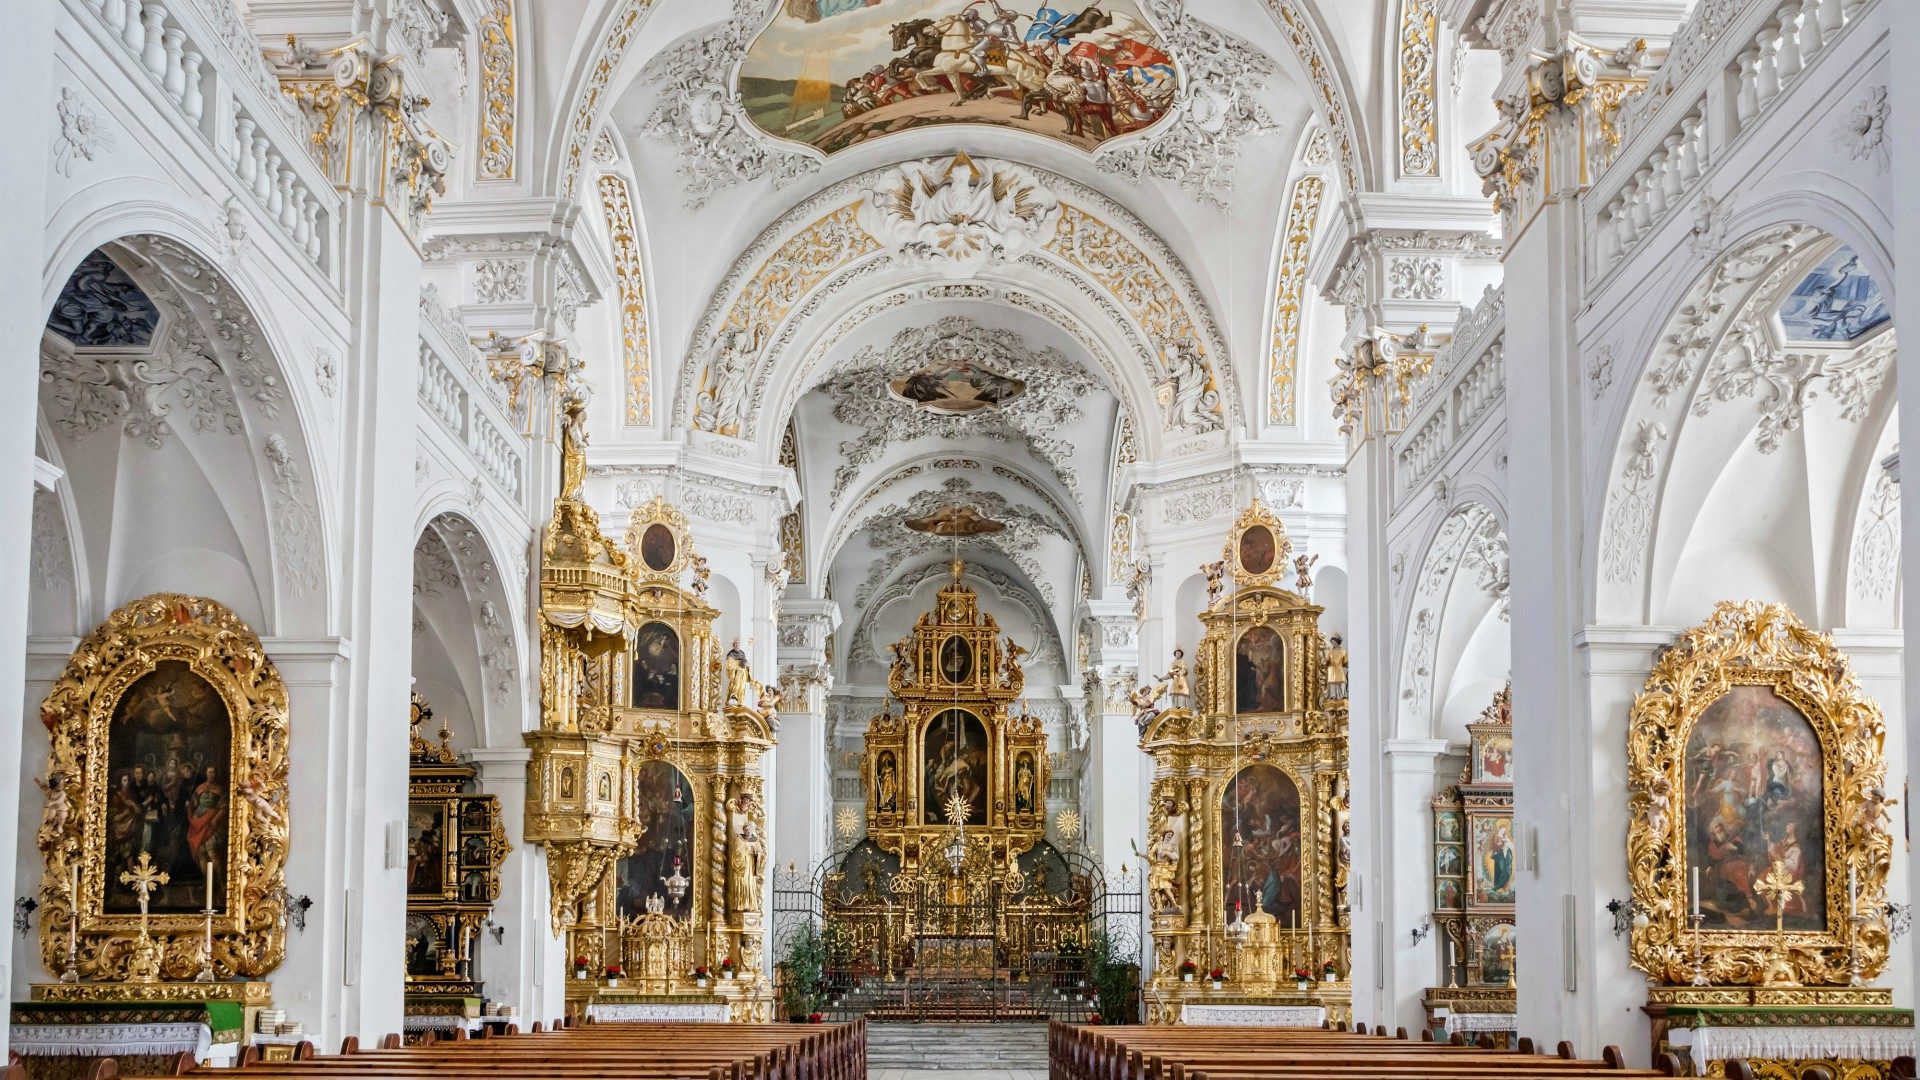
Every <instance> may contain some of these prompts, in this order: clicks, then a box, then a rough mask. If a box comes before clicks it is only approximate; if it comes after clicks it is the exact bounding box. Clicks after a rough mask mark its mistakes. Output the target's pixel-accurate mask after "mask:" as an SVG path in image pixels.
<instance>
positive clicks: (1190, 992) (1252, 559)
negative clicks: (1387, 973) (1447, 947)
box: [1136, 505, 1352, 1026]
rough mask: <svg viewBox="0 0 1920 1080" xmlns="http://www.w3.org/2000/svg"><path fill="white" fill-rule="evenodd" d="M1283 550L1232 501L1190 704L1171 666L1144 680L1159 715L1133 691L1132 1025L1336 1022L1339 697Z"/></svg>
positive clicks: (1344, 932)
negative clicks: (1143, 831)
mask: <svg viewBox="0 0 1920 1080" xmlns="http://www.w3.org/2000/svg"><path fill="white" fill-rule="evenodd" d="M1291 554H1292V544H1291V542H1290V541H1289V540H1288V538H1287V534H1286V530H1285V528H1284V527H1283V526H1282V525H1281V523H1280V520H1279V518H1278V517H1276V516H1274V515H1273V514H1272V513H1271V512H1270V511H1268V510H1267V509H1265V508H1264V507H1261V506H1258V505H1256V506H1253V507H1250V508H1248V509H1246V510H1245V511H1243V512H1242V513H1241V514H1240V517H1239V519H1238V520H1237V521H1236V522H1235V523H1234V526H1233V531H1232V532H1231V534H1229V536H1228V539H1227V542H1226V546H1225V550H1224V551H1223V552H1222V555H1221V559H1220V561H1219V562H1217V563H1214V564H1211V565H1210V566H1208V567H1207V568H1206V569H1207V577H1208V593H1209V595H1208V603H1207V606H1206V608H1205V610H1204V611H1202V612H1201V614H1200V620H1201V623H1202V624H1203V625H1204V627H1205V632H1204V636H1203V637H1202V638H1201V642H1200V647H1199V650H1198V654H1197V656H1196V657H1195V665H1194V678H1193V681H1192V684H1191V685H1192V691H1191V703H1190V704H1187V703H1183V701H1182V699H1183V697H1185V696H1186V695H1185V694H1183V690H1185V689H1186V687H1185V686H1183V685H1182V684H1183V683H1184V682H1185V679H1186V674H1185V671H1184V670H1181V669H1178V668H1176V669H1175V670H1173V671H1170V672H1169V673H1168V680H1167V682H1166V684H1165V685H1164V686H1163V687H1162V688H1161V689H1165V690H1167V691H1170V697H1169V700H1170V704H1171V705H1172V707H1170V708H1167V709H1164V710H1161V709H1159V708H1158V700H1159V692H1158V690H1153V689H1149V690H1143V691H1141V692H1139V693H1137V694H1136V703H1137V704H1138V706H1139V716H1138V719H1139V721H1140V723H1141V727H1142V730H1141V737H1140V746H1141V749H1143V750H1145V751H1146V752H1147V753H1148V754H1149V755H1151V756H1152V758H1153V764H1154V774H1153V785H1152V788H1151V791H1150V794H1149V796H1148V800H1149V801H1148V823H1147V851H1146V852H1145V853H1144V856H1145V858H1146V862H1147V909H1148V915H1149V917H1150V919H1151V922H1152V933H1153V960H1154V970H1153V976H1152V979H1151V980H1150V982H1149V985H1148V987H1147V993H1146V1000H1147V1017H1146V1019H1147V1022H1148V1023H1180V1022H1199V1023H1205V1022H1208V1019H1207V1016H1206V1014H1207V1013H1208V1012H1209V1011H1210V1010H1213V1009H1216V1008H1222V1007H1224V1008H1227V1009H1231V1010H1234V1011H1235V1012H1236V1013H1244V1014H1246V1015H1249V1016H1251V1015H1256V1014H1257V1015H1260V1016H1262V1017H1265V1018H1266V1019H1265V1020H1264V1021H1263V1022H1270V1023H1282V1024H1313V1025H1314V1026H1317V1024H1318V1021H1319V1020H1321V1019H1325V1020H1331V1021H1333V1022H1334V1023H1336V1024H1341V1023H1347V1022H1349V1021H1350V1020H1351V1017H1352V986H1351V983H1350V982H1349V981H1348V971H1349V968H1348V965H1349V957H1350V951H1349V933H1350V931H1349V913H1348V906H1347V880H1348V878H1347V875H1348V850H1349V833H1348V829H1349V827H1350V826H1349V809H1350V808H1349V802H1348V795H1347V703H1346V702H1345V701H1344V700H1340V699H1330V698H1329V697H1328V696H1327V692H1326V691H1327V684H1326V671H1325V652H1326V648H1327V646H1326V643H1325V642H1324V641H1323V640H1322V637H1321V634H1320V627H1319V620H1320V615H1321V613H1322V609H1321V608H1319V607H1318V606H1316V605H1314V604H1313V603H1312V602H1311V601H1310V600H1309V599H1308V598H1307V596H1306V595H1305V594H1306V592H1307V590H1308V584H1307V582H1308V578H1307V571H1308V568H1309V567H1310V566H1311V560H1310V559H1307V558H1300V559H1293V558H1291ZM1290 570H1291V571H1294V572H1295V573H1296V575H1297V580H1296V581H1295V582H1293V583H1292V584H1294V585H1295V587H1296V589H1297V591H1295V590H1290V589H1288V588H1287V584H1289V582H1288V581H1287V575H1288V572H1289V571H1290ZM1176 663H1178V660H1177V659H1176ZM1215 971H1218V972H1220V973H1221V975H1222V976H1223V978H1222V979H1221V980H1220V981H1219V983H1218V984H1217V985H1216V983H1215V981H1214V980H1213V979H1212V978H1211V975H1212V973H1213V972H1215ZM1302 972H1304V973H1305V974H1306V977H1304V978H1302V977H1300V973H1302ZM1249 1007H1251V1008H1249ZM1222 1015H1224V1014H1222ZM1236 1019H1237V1018H1236ZM1240 1022H1244V1021H1240Z"/></svg>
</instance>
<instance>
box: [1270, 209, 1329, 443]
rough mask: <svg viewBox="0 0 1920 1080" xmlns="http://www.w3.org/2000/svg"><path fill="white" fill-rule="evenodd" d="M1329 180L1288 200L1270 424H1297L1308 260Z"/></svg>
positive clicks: (1272, 348)
mask: <svg viewBox="0 0 1920 1080" xmlns="http://www.w3.org/2000/svg"><path fill="white" fill-rule="evenodd" d="M1325 189H1326V181H1325V180H1324V179H1323V178H1321V177H1319V176H1316V175H1312V174H1309V175H1307V176H1303V177H1301V178H1300V179H1298V180H1296V181H1294V183H1293V194H1292V197H1291V198H1289V199H1288V200H1287V220H1286V226H1285V232H1284V233H1283V234H1282V237H1281V241H1280V267H1279V270H1278V278H1279V280H1278V282H1277V283H1276V285H1275V287H1274V294H1273V338H1272V340H1271V341H1270V342H1269V343H1268V346H1267V420H1268V421H1269V422H1271V423H1275V424H1291V423H1293V422H1294V384H1295V380H1296V379H1298V377H1299V366H1300V330H1301V326H1302V323H1303V321H1304V319H1305V315H1306V311H1305V308H1306V296H1307V257H1308V255H1310V254H1311V253H1312V250H1313V227H1314V223H1315V222H1316V221H1317V220H1318V219H1319V217H1320V197H1321V194H1322V193H1323V192H1324V191H1325Z"/></svg>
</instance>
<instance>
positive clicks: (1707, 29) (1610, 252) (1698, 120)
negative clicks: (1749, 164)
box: [1590, 0, 1876, 274]
mask: <svg viewBox="0 0 1920 1080" xmlns="http://www.w3.org/2000/svg"><path fill="white" fill-rule="evenodd" d="M1875 2H1876V0H1786V2H1785V3H1782V4H1779V5H1778V6H1774V5H1771V4H1769V3H1764V2H1762V3H1756V4H1749V5H1744V6H1741V5H1719V6H1714V5H1704V4H1703V5H1701V8H1702V10H1700V11H1696V12H1695V14H1694V17H1693V18H1692V19H1690V20H1689V21H1688V23H1687V24H1686V25H1685V26H1683V27H1682V28H1681V31H1680V32H1679V34H1677V35H1676V36H1675V38H1674V41H1673V44H1672V47H1671V48H1670V49H1669V50H1668V53H1667V59H1666V62H1665V64H1664V65H1663V66H1662V67H1661V69H1660V71H1659V72H1657V73H1656V74H1655V75H1654V76H1653V77H1652V78H1650V79H1649V80H1648V82H1647V85H1646V87H1645V89H1643V90H1642V91H1641V92H1640V93H1639V94H1637V95H1635V96H1634V97H1632V98H1629V99H1628V101H1627V103H1626V104H1625V105H1624V106H1622V108H1621V109H1620V119H1619V125H1618V130H1619V132H1620V136H1621V141H1620V147H1619V151H1618V152H1617V153H1616V154H1615V155H1614V157H1613V160H1612V161H1611V162H1610V163H1609V164H1608V165H1607V167H1606V169H1605V171H1604V172H1603V173H1602V174H1601V175H1600V177H1599V178H1598V179H1597V180H1596V182H1595V184H1594V186H1593V189H1592V192H1591V194H1590V205H1592V206H1594V207H1597V208H1598V209H1597V210H1596V211H1595V212H1594V213H1593V216H1592V220H1591V222H1590V227H1591V236H1592V238H1593V244H1592V248H1591V249H1592V251H1593V253H1594V271H1595V273H1596V274H1605V273H1606V272H1607V271H1608V270H1611V269H1612V268H1613V267H1614V266H1615V265H1617V264H1618V263H1619V262H1620V261H1621V260H1622V259H1624V258H1625V257H1626V255H1627V254H1628V253H1629V252H1631V251H1632V250H1633V249H1634V248H1635V247H1636V246H1637V245H1638V244H1639V243H1640V241H1641V240H1642V239H1643V238H1645V237H1646V236H1647V235H1648V234H1649V233H1651V232H1652V231H1654V229H1656V228H1658V227H1659V225H1660V224H1661V223H1662V222H1663V221H1665V220H1666V218H1667V216H1668V215H1669V214H1670V213H1672V212H1673V210H1674V209H1675V208H1677V207H1678V206H1680V205H1681V204H1682V203H1684V202H1686V201H1687V198H1688V197H1689V196H1690V195H1691V194H1692V192H1693V190H1694V188H1695V187H1696V185H1698V183H1699V181H1700V179H1701V177H1702V176H1704V175H1706V173H1707V171H1708V170H1709V168H1710V167H1711V166H1712V164H1713V163H1714V162H1715V161H1717V160H1719V158H1720V157H1721V156H1722V155H1723V154H1724V152H1725V151H1726V149H1727V148H1729V147H1731V146H1732V145H1733V144H1734V143H1735V142H1736V141H1737V140H1738V139H1739V138H1740V136H1741V135H1742V134H1744V133H1745V132H1747V131H1748V130H1751V129H1752V128H1753V127H1754V125H1755V122H1756V121H1757V120H1759V119H1760V118H1761V117H1763V116H1765V115H1766V113H1767V111H1768V109H1769V107H1770V106H1772V105H1773V103H1774V102H1775V101H1777V100H1778V99H1779V98H1780V97H1781V95H1783V94H1784V93H1786V92H1787V91H1788V90H1789V89H1791V88H1792V86H1793V85H1794V83H1795V82H1796V80H1798V79H1799V77H1800V75H1801V74H1802V73H1803V72H1805V71H1806V70H1807V68H1808V67H1809V66H1810V65H1812V64H1813V63H1814V62H1815V61H1816V60H1818V59H1819V57H1820V56H1821V55H1822V54H1824V53H1825V52H1826V51H1827V50H1829V49H1830V48H1831V47H1832V46H1833V44H1834V43H1835V42H1836V41H1838V40H1839V39H1840V36H1841V35H1842V34H1844V33H1845V32H1846V29H1847V27H1849V26H1850V25H1852V24H1853V23H1854V22H1855V21H1857V20H1858V18H1859V17H1860V15H1861V14H1862V13H1863V12H1864V11H1866V9H1867V8H1868V7H1870V6H1871V5H1872V4H1873V3H1875ZM1728 94H1731V96H1732V102H1731V106H1732V107H1731V108H1730V109H1728V108H1726V107H1725V106H1726V104H1727V102H1726V100H1725V95H1728ZM1720 116H1728V117H1729V119H1728V122H1727V123H1726V124H1725V125H1724V126H1723V125H1720V124H1716V123H1713V122H1712V121H1711V120H1710V119H1709V118H1713V117H1720Z"/></svg>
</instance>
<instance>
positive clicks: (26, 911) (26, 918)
mask: <svg viewBox="0 0 1920 1080" xmlns="http://www.w3.org/2000/svg"><path fill="white" fill-rule="evenodd" d="M39 906H40V901H38V900H35V899H34V898H33V897H31V896H16V897H14V899H13V932H14V933H16V934H24V933H26V932H27V931H28V930H31V929H33V913H34V910H35V909H36V908H38V907H39Z"/></svg>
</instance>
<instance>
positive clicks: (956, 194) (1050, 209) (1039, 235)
mask: <svg viewBox="0 0 1920 1080" xmlns="http://www.w3.org/2000/svg"><path fill="white" fill-rule="evenodd" d="M855 220H856V221H858V222H859V224H860V227H861V228H862V229H865V230H866V231H867V232H868V233H869V234H871V235H872V236H873V238H874V239H876V240H878V241H880V242H881V243H882V244H885V245H887V246H888V247H889V248H892V249H893V250H894V251H895V252H897V253H898V254H899V255H900V256H901V257H902V258H903V259H904V260H905V261H907V262H908V263H910V264H914V265H919V266H923V267H927V268H929V269H933V270H936V271H938V272H939V273H940V274H941V275H942V276H944V277H948V278H956V279H958V278H970V277H972V276H974V275H975V274H977V273H979V272H980V270H981V269H982V268H984V267H986V266H988V265H992V264H998V263H1003V262H1009V261H1012V260H1014V259H1018V258H1019V257H1020V256H1021V254H1022V253H1024V252H1025V251H1027V250H1028V249H1029V248H1037V247H1041V246H1044V245H1045V244H1046V242H1047V241H1048V240H1049V239H1051V238H1052V237H1053V231H1054V228H1055V226H1056V225H1057V224H1058V223H1059V220H1060V201H1059V200H1058V199H1056V198H1054V196H1053V193H1052V192H1050V191H1048V190H1047V188H1046V186H1045V185H1043V184H1042V183H1041V182H1040V179H1039V177H1036V176H1034V175H1033V174H1032V173H1030V172H1028V171H1027V170H1025V169H1023V168H1021V167H1019V166H1018V165H1013V164H1009V163H1007V162H1003V161H992V162H981V163H976V162H975V161H974V160H973V159H972V158H970V157H968V156H967V155H965V154H956V155H955V156H954V157H953V158H952V159H951V160H948V161H940V160H933V161H910V162H907V163H906V164H903V165H900V166H898V167H897V168H894V169H890V170H888V171H886V172H883V173H881V174H880V175H879V176H877V177H875V178H874V179H873V181H872V183H871V185H870V186H869V187H868V188H867V191H866V199H865V201H864V202H863V203H862V204H861V207H860V209H859V211H858V212H857V215H856V217H855Z"/></svg>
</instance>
